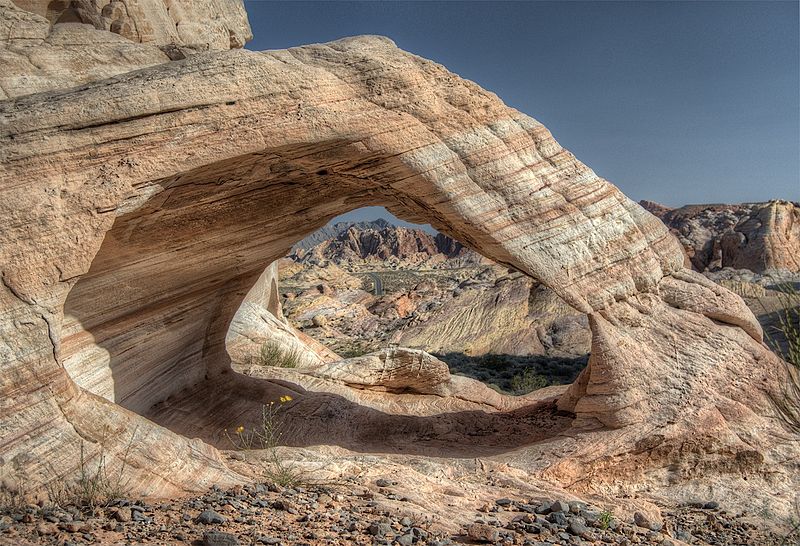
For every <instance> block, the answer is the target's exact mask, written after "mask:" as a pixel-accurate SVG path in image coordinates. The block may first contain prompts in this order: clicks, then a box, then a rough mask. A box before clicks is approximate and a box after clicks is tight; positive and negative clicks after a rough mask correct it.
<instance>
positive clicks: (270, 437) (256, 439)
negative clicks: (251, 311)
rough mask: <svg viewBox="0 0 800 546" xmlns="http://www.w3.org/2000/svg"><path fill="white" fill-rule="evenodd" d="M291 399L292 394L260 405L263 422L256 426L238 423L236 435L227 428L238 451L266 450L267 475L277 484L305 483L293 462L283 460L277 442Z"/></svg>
mask: <svg viewBox="0 0 800 546" xmlns="http://www.w3.org/2000/svg"><path fill="white" fill-rule="evenodd" d="M291 401H292V397H291V396H281V398H280V401H279V402H278V403H277V404H276V403H275V402H270V403H269V404H268V405H264V406H261V422H260V423H259V424H258V426H257V427H255V428H253V429H249V430H248V429H246V428H245V427H244V426H243V425H240V426H238V427H237V428H236V429H235V431H234V432H233V434H231V433H229V432H228V430H227V429H226V430H225V431H224V433H225V436H227V438H228V440H229V441H230V442H231V443H232V444H233V445H234V446H235V447H236V449H239V450H254V449H262V450H265V451H266V452H267V453H266V458H265V459H264V460H263V461H262V463H263V472H264V477H265V478H266V480H267V481H270V482H272V483H274V484H276V485H280V486H282V487H293V486H295V485H299V484H301V483H303V481H302V474H301V473H300V471H299V470H297V469H296V468H295V466H294V465H293V464H291V463H287V462H286V461H284V460H283V459H282V458H281V457H280V454H279V453H278V445H279V442H280V439H281V436H283V416H282V415H281V414H280V413H281V410H282V409H283V406H284V404H288V403H289V402H291Z"/></svg>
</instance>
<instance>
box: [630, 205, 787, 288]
mask: <svg viewBox="0 0 800 546" xmlns="http://www.w3.org/2000/svg"><path fill="white" fill-rule="evenodd" d="M641 205H642V206H643V207H645V208H646V209H647V210H649V211H650V212H652V213H653V214H655V215H656V216H658V217H659V218H661V220H662V221H663V222H664V223H665V224H666V225H667V226H668V227H669V228H670V229H671V230H672V232H673V233H675V235H676V236H677V237H678V239H679V240H680V242H681V244H682V245H683V247H684V248H685V249H686V254H687V255H688V257H689V259H690V260H691V263H692V267H693V268H694V269H696V270H697V271H714V270H717V269H721V268H724V267H729V268H733V269H749V270H750V271H753V272H755V273H764V272H767V271H774V270H786V271H791V272H800V205H798V204H797V203H793V202H791V201H770V202H768V203H745V204H742V205H687V206H685V207H681V208H678V209H670V208H668V207H664V206H663V205H659V204H658V203H653V202H650V201H642V202H641Z"/></svg>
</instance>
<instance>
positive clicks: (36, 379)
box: [0, 4, 797, 508]
mask: <svg viewBox="0 0 800 546" xmlns="http://www.w3.org/2000/svg"><path fill="white" fill-rule="evenodd" d="M4 6H5V7H4V11H5V12H8V5H7V4H5V5H4ZM0 161H2V163H1V164H0V175H1V176H2V187H0V197H2V199H0V214H2V217H3V218H4V219H5V221H6V224H5V226H4V229H3V230H2V231H0V248H2V262H1V263H2V281H3V283H2V288H0V310H2V311H0V340H1V343H0V361H2V363H3V368H2V381H0V431H1V432H2V436H1V437H0V448H1V449H2V453H3V456H4V458H5V459H6V460H12V459H15V460H18V461H21V462H20V464H22V466H23V467H24V468H25V470H26V471H27V472H28V474H29V475H30V476H31V480H32V482H37V481H38V482H42V481H47V480H52V479H58V477H59V476H60V475H62V474H63V473H66V472H69V471H72V470H74V468H75V465H76V461H78V460H79V457H78V454H79V449H80V446H81V444H82V443H88V444H89V447H90V448H91V449H90V451H91V452H92V453H94V454H96V453H97V452H98V451H99V449H100V447H101V445H102V447H103V449H104V450H105V452H106V453H107V456H108V457H109V460H110V461H111V464H119V461H120V459H119V458H120V457H122V456H123V454H125V456H126V457H127V458H128V461H129V464H130V465H131V466H132V468H134V469H135V474H136V476H135V477H136V481H135V483H136V484H137V487H138V488H139V489H140V490H141V491H144V492H150V493H154V492H162V493H163V492H167V491H171V490H175V489H184V488H197V487H203V486H205V485H207V484H208V483H209V482H218V483H223V484H224V483H226V482H230V481H235V480H237V479H239V478H240V477H238V476H237V474H236V473H235V472H233V471H232V470H230V469H229V468H227V467H226V466H225V465H224V464H223V462H222V460H221V459H220V458H219V455H218V452H217V451H216V450H215V449H213V448H212V447H210V446H209V445H208V444H206V443H203V442H202V441H200V440H188V439H187V438H189V437H201V438H203V439H204V440H206V441H210V442H213V441H215V437H216V440H219V434H220V433H219V431H220V430H221V429H222V427H223V426H227V425H228V424H230V421H231V420H232V419H234V418H247V419H250V420H252V419H254V418H255V416H256V415H257V414H258V411H259V409H260V405H261V404H263V403H264V401H265V400H268V399H270V397H272V396H274V395H278V394H291V395H292V396H293V398H294V399H295V400H296V402H295V407H296V408H298V409H297V410H296V412H295V413H293V414H289V415H290V418H291V419H292V421H291V422H292V423H293V427H292V430H294V431H295V434H296V437H295V440H296V441H301V440H302V441H306V442H312V441H313V442H317V443H325V442H326V441H327V442H332V443H335V442H340V443H347V445H348V446H350V447H353V448H358V447H359V446H361V447H362V448H364V449H366V448H365V447H364V446H366V445H370V446H374V445H377V444H376V442H377V443H378V444H380V445H381V446H383V447H382V449H394V448H397V449H399V446H401V445H408V444H409V443H411V445H413V446H414V447H415V449H417V448H420V449H421V448H422V447H424V449H425V450H426V451H424V452H425V453H427V454H433V453H435V452H436V450H440V453H441V450H442V449H445V448H448V446H449V448H450V449H455V447H458V449H460V450H467V451H469V450H471V449H473V446H472V445H471V443H470V442H477V441H478V440H476V438H482V439H483V440H482V441H483V442H485V445H482V446H479V447H480V450H481V451H480V452H481V453H484V454H487V455H491V456H497V457H503V458H504V460H506V461H508V464H509V465H510V464H512V463H513V464H514V465H517V468H519V469H523V470H521V471H524V472H525V473H526V474H527V475H529V476H538V477H540V478H542V479H547V480H550V481H552V482H555V483H561V484H564V485H565V486H569V487H571V488H574V489H581V490H591V489H592V488H600V489H604V490H607V491H611V490H613V491H618V492H619V491H624V490H626V488H631V487H637V486H644V487H646V486H651V485H653V486H668V485H675V486H676V487H677V486H678V485H683V486H684V487H689V485H687V484H689V482H690V481H691V484H692V485H691V487H699V486H700V485H698V484H700V483H701V482H703V481H704V480H705V481H706V482H708V483H715V481H718V480H717V477H718V476H719V475H725V476H726V480H725V481H724V482H723V483H717V485H718V487H720V488H721V489H725V488H729V489H730V490H734V489H735V490H736V491H737V492H740V491H741V490H742V489H743V488H744V487H745V486H747V487H749V488H751V489H752V490H754V491H755V492H753V493H752V494H753V495H754V494H757V493H758V492H759V491H760V492H761V493H760V494H763V491H764V490H765V488H766V485H767V484H768V485H769V486H770V487H771V488H772V489H771V494H772V495H773V497H775V498H779V499H780V500H778V501H776V502H777V503H778V504H779V505H780V506H781V507H783V508H785V507H786V506H788V502H789V501H788V500H787V499H788V495H789V494H790V493H789V492H791V491H793V490H795V484H794V481H796V479H797V473H796V472H793V471H791V470H787V467H786V466H785V465H783V466H781V463H780V461H785V460H797V457H796V452H797V442H796V439H793V438H791V437H787V436H786V434H785V433H783V432H782V430H781V429H780V428H779V424H778V423H777V422H776V421H775V420H773V419H772V418H771V412H772V408H771V406H770V404H769V402H768V399H767V398H766V396H765V393H766V392H771V391H775V390H776V389H778V388H780V387H779V385H780V382H781V381H782V376H781V373H782V367H781V365H780V363H779V361H778V360H777V359H776V357H775V356H774V355H773V354H772V353H770V352H769V350H768V349H767V348H766V347H765V346H764V345H763V343H762V341H761V338H760V332H759V329H758V325H757V323H756V321H755V319H754V317H753V316H752V314H751V313H750V312H749V311H747V310H746V308H744V307H743V306H741V305H739V303H738V299H737V297H736V296H734V295H733V294H731V293H729V292H727V291H725V290H724V289H722V288H718V289H713V290H712V289H710V288H709V287H707V286H706V285H705V284H704V282H703V280H701V279H700V278H698V276H697V275H693V274H692V273H691V272H689V271H688V270H685V269H683V255H682V252H681V249H680V247H679V245H678V244H677V242H676V240H675V239H674V238H673V237H672V236H671V235H670V234H669V232H668V230H667V228H666V227H665V226H664V224H663V223H661V222H660V221H659V220H658V219H656V218H655V217H654V216H652V215H650V214H649V213H647V212H646V211H645V210H644V209H642V208H641V207H639V206H638V205H636V204H635V203H633V202H631V201H630V200H629V199H627V198H626V197H625V196H624V195H622V194H621V193H620V192H619V190H617V189H616V188H615V187H614V186H613V185H611V184H610V183H608V182H606V181H605V180H603V179H601V178H599V177H597V175H596V174H595V173H594V172H593V171H592V170H591V169H589V168H588V167H586V166H585V165H583V164H582V163H581V162H579V161H578V160H577V159H576V158H575V157H574V156H573V155H572V154H571V153H569V152H568V151H566V150H565V149H563V148H562V147H561V146H560V145H559V144H558V143H557V142H556V141H555V140H554V139H553V138H552V136H551V135H550V133H549V132H548V131H547V129H546V128H545V127H543V126H542V125H541V124H540V123H538V122H537V121H536V120H534V119H532V118H530V117H528V116H526V115H525V114H522V113H520V112H518V111H516V110H514V109H511V108H509V107H507V106H505V105H504V104H503V103H502V102H501V101H500V100H499V99H498V98H497V97H496V96H495V95H493V94H491V93H489V92H487V91H484V90H483V89H481V88H480V87H478V86H477V85H475V84H474V83H472V82H469V81H466V80H462V79H461V78H459V77H458V76H456V75H454V74H451V73H450V72H448V71H447V70H446V69H445V68H444V67H442V66H440V65H438V64H436V63H433V62H431V61H427V60H425V59H421V58H419V57H416V56H414V55H411V54H409V53H406V52H403V51H401V50H399V49H398V48H397V47H395V45H394V44H393V43H391V42H390V41H389V40H387V39H384V38H378V37H358V38H351V39H345V40H340V41H337V42H333V43H330V44H319V45H311V46H304V47H299V48H293V49H290V50H285V51H271V52H264V53H253V52H247V51H229V52H223V53H211V54H198V55H194V56H192V57H190V58H188V59H186V60H184V61H182V62H179V63H167V64H163V65H158V66H154V67H150V68H146V69H143V70H139V71H135V72H130V73H125V74H122V75H119V76H116V77H114V78H112V79H108V80H101V81H98V82H94V83H88V84H86V85H83V86H82V87H78V88H74V89H68V90H60V91H52V92H48V93H45V94H38V95H28V96H21V97H18V98H15V99H10V100H4V101H2V102H0ZM378 204H380V205H386V206H387V207H388V209H389V210H390V211H391V212H393V213H394V214H396V215H397V216H399V217H401V218H404V219H406V220H408V221H416V222H420V221H426V222H429V223H430V224H431V225H433V226H434V227H435V228H436V229H437V230H439V231H441V232H443V233H446V234H448V235H450V236H452V237H453V238H455V239H457V240H459V241H462V242H464V244H466V245H468V246H470V247H472V248H474V249H476V250H480V252H481V253H482V254H483V255H485V256H487V257H488V258H490V259H492V260H494V261H496V262H498V263H500V264H507V265H509V266H512V267H513V268H515V269H516V270H518V271H521V272H523V273H525V274H527V275H529V276H531V277H532V278H534V279H536V280H537V281H538V282H540V283H541V284H543V285H545V286H547V287H549V289H551V290H553V291H554V292H555V293H556V294H557V295H558V296H559V297H560V298H561V299H563V300H564V301H566V302H567V303H569V304H570V305H571V306H573V307H574V308H575V309H577V310H579V311H581V312H583V313H587V314H589V315H590V324H591V328H592V356H591V359H590V362H589V366H588V368H587V369H586V371H585V372H584V373H583V375H582V377H581V379H580V380H579V381H578V382H576V383H575V384H574V385H573V386H571V387H570V388H569V389H568V391H567V392H566V394H564V393H563V390H564V389H563V388H562V389H560V390H559V389H555V390H551V391H548V392H545V393H540V396H541V398H538V399H520V398H513V397H503V396H501V395H499V394H498V395H497V398H496V399H495V400H472V399H467V398H466V397H464V396H461V395H460V394H459V392H469V391H470V389H472V383H464V382H465V381H466V382H469V381H470V380H466V379H464V380H463V381H461V380H455V378H451V382H453V385H455V387H458V388H454V389H453V391H452V392H450V393H444V394H426V395H420V394H405V393H400V394H392V393H385V392H375V391H374V390H372V389H353V388H351V387H348V386H347V385H345V384H344V383H342V382H339V381H334V380H330V379H324V378H317V377H314V376H311V375H309V374H304V373H302V370H300V369H298V370H282V369H276V370H272V371H270V370H266V371H265V373H264V374H263V378H262V379H261V380H259V379H257V378H255V377H245V376H242V375H239V374H236V373H234V372H233V370H232V369H231V367H230V360H229V357H228V355H227V353H226V346H225V339H226V334H227V332H228V328H229V325H230V324H231V321H232V320H233V317H234V315H235V313H236V311H237V309H239V307H240V304H241V302H242V301H243V300H245V297H246V296H247V294H248V293H249V292H250V291H251V289H252V288H253V286H254V285H255V284H256V283H257V282H259V279H263V276H262V275H263V273H264V270H265V268H266V267H267V266H268V265H269V264H270V263H272V262H274V261H275V260H276V259H278V258H280V257H281V256H284V255H285V254H286V252H287V251H288V250H289V248H290V247H291V246H292V245H293V244H294V243H295V242H297V241H299V240H301V239H302V238H303V237H304V236H306V235H308V234H309V233H311V232H313V231H314V230H316V229H317V228H319V227H321V226H322V225H324V224H325V223H327V221H328V220H330V219H331V218H333V217H335V216H337V215H339V214H341V213H343V212H346V211H348V210H352V209H354V208H358V207H360V206H367V205H378ZM675 293H677V294H682V295H684V296H685V297H684V298H683V299H676V298H675V297H673V295H674V294H675ZM261 294H262V297H260V298H255V299H256V300H258V299H260V301H259V304H260V305H261V306H262V307H263V308H264V309H268V310H269V309H274V305H273V302H271V301H270V299H271V298H272V294H274V292H273V291H272V290H271V289H265V290H262V291H261ZM265 294H266V295H265ZM270 312H272V311H270ZM276 318H277V317H276ZM345 365H346V364H345ZM75 370H78V371H77V372H76V371H75ZM94 377H104V378H105V379H102V380H100V381H99V382H98V381H94V380H93V379H92V378H94ZM462 379H463V378H462ZM459 383H461V385H459ZM98 384H102V385H103V388H98V387H97V385H98ZM316 388H319V389H320V390H319V392H316V391H315V389H316ZM326 389H327V390H326ZM93 390H94V391H96V392H93ZM112 401H113V403H112ZM556 403H557V404H558V405H559V407H561V409H562V410H567V411H568V412H571V414H572V415H574V419H573V418H572V417H571V416H570V414H565V413H557V412H556V410H555V406H556ZM137 413H138V414H142V415H146V416H147V417H148V418H149V419H150V420H146V419H143V418H141V417H139V416H138V415H137ZM156 422H158V423H160V424H162V425H164V426H166V427H169V428H170V429H172V431H178V432H180V433H181V434H180V435H179V434H176V433H174V432H170V430H168V429H167V428H163V427H161V426H159V425H157V424H155V423H156ZM304 426H305V427H306V429H304V428H303V427H304ZM31 431H36V433H35V434H31ZM131 431H136V434H137V436H136V442H135V444H134V445H133V447H132V449H131V451H130V452H129V453H127V452H126V451H125V449H126V448H125V446H126V445H128V442H129V438H130V433H131ZM656 431H658V432H657V433H656ZM306 432H307V433H308V434H305V433H306ZM655 434H657V435H658V437H659V438H658V441H655V440H653V438H654V435H655ZM422 439H427V442H428V443H427V444H420V445H419V446H418V445H417V444H416V443H415V442H416V440H420V441H422ZM448 440H449V443H448ZM370 442H372V443H371V444H370ZM519 446H526V447H525V449H517V448H519ZM634 446H636V447H634ZM372 448H373V449H374V447H372ZM687 450H688V451H689V452H691V453H695V454H696V455H697V457H698V458H699V459H700V460H701V461H703V460H705V459H704V457H705V456H706V455H707V454H708V453H713V454H714V461H713V464H708V465H707V466H705V467H703V471H702V473H700V474H699V475H698V474H697V473H698V470H697V469H698V468H699V467H698V463H697V461H692V460H689V459H687V457H686V453H687ZM454 453H455V452H454ZM461 454H462V455H465V454H466V453H464V452H462V453H461ZM23 455H27V456H28V457H27V458H26V457H23ZM743 461H744V463H746V464H743ZM764 465H772V466H773V468H774V470H773V472H772V473H771V474H770V476H773V478H769V477H765V474H764V473H763V472H762V471H761V469H762V467H763V466H764ZM667 468H668V469H669V472H668V474H669V476H666V475H665V473H666V471H664V473H661V472H660V471H659V470H657V469H667ZM731 474H735V475H736V476H739V477H740V478H741V479H740V480H738V481H737V480H734V479H728V478H730V475H731ZM621 475H624V476H625V481H624V482H621V481H620V480H619V479H618V477H619V476H621ZM746 480H749V481H746ZM793 480H794V481H793ZM745 481H746V484H744V485H742V484H743V483H744V482H745ZM737 488H739V489H737ZM726 490H727V489H726ZM751 496H752V495H750V494H748V495H744V496H743V497H744V498H750V497H751Z"/></svg>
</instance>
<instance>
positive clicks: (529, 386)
mask: <svg viewBox="0 0 800 546" xmlns="http://www.w3.org/2000/svg"><path fill="white" fill-rule="evenodd" d="M546 386H547V378H546V377H544V376H543V375H539V374H537V373H536V372H534V370H533V369H531V368H528V369H527V370H525V371H524V372H522V373H520V374H517V375H515V376H514V377H512V378H511V390H512V391H513V393H514V394H516V395H521V394H528V393H529V392H532V391H535V390H537V389H541V388H542V387H546Z"/></svg>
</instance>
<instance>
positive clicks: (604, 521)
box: [597, 510, 614, 531]
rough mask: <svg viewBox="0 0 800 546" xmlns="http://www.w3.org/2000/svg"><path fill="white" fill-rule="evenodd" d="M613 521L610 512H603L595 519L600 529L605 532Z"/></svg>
mask: <svg viewBox="0 0 800 546" xmlns="http://www.w3.org/2000/svg"><path fill="white" fill-rule="evenodd" d="M612 521H614V514H613V513H612V512H611V511H610V510H603V511H602V512H600V517H599V518H597V522H598V523H599V525H600V529H602V530H603V531H605V530H606V529H608V528H609V527H610V526H611V522H612Z"/></svg>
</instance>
